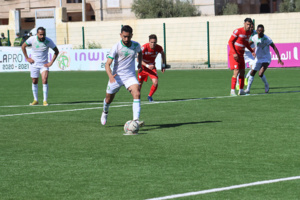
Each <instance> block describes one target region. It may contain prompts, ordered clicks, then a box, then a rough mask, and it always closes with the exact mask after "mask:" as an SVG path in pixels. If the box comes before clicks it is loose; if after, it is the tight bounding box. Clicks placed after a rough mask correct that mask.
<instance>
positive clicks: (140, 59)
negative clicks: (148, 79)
mask: <svg viewBox="0 0 300 200" xmlns="http://www.w3.org/2000/svg"><path fill="white" fill-rule="evenodd" d="M142 62H143V54H142V51H140V52H138V66H137V67H138V73H140V72H141V71H143V68H142Z"/></svg>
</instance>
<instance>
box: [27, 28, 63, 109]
mask: <svg viewBox="0 0 300 200" xmlns="http://www.w3.org/2000/svg"><path fill="white" fill-rule="evenodd" d="M29 45H31V46H32V58H29V57H28V55H27V51H26V47H27V46H29ZM49 48H51V49H53V51H54V55H53V57H52V60H51V61H50V62H48V50H49ZM22 51H23V54H24V56H25V58H26V60H27V61H28V62H29V63H30V64H31V65H30V76H31V78H32V93H33V98H34V100H33V102H32V103H30V104H29V105H32V106H33V105H37V104H39V102H38V81H39V75H40V74H41V76H42V81H43V97H44V101H43V105H44V106H48V103H47V98H48V75H49V67H51V66H52V64H53V63H54V61H55V59H56V58H57V56H58V54H59V51H58V49H57V47H56V45H55V44H54V43H53V41H52V40H51V39H50V38H48V37H46V30H45V29H44V28H43V27H39V28H38V29H37V35H36V36H31V37H30V38H28V39H27V40H26V42H24V43H23V45H22Z"/></svg>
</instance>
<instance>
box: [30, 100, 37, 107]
mask: <svg viewBox="0 0 300 200" xmlns="http://www.w3.org/2000/svg"><path fill="white" fill-rule="evenodd" d="M38 104H39V102H38V101H36V100H33V102H32V103H30V104H29V105H30V106H35V105H38Z"/></svg>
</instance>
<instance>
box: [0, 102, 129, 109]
mask: <svg viewBox="0 0 300 200" xmlns="http://www.w3.org/2000/svg"><path fill="white" fill-rule="evenodd" d="M125 103H132V102H114V104H125ZM102 104H103V103H102V102H99V103H61V104H50V106H76V105H102ZM37 106H43V105H35V106H34V107H37ZM16 107H32V106H31V105H10V106H0V108H16Z"/></svg>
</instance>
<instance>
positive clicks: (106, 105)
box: [103, 99, 110, 113]
mask: <svg viewBox="0 0 300 200" xmlns="http://www.w3.org/2000/svg"><path fill="white" fill-rule="evenodd" d="M109 105H110V104H108V103H106V102H105V99H104V100H103V112H105V113H108V109H109Z"/></svg>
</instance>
